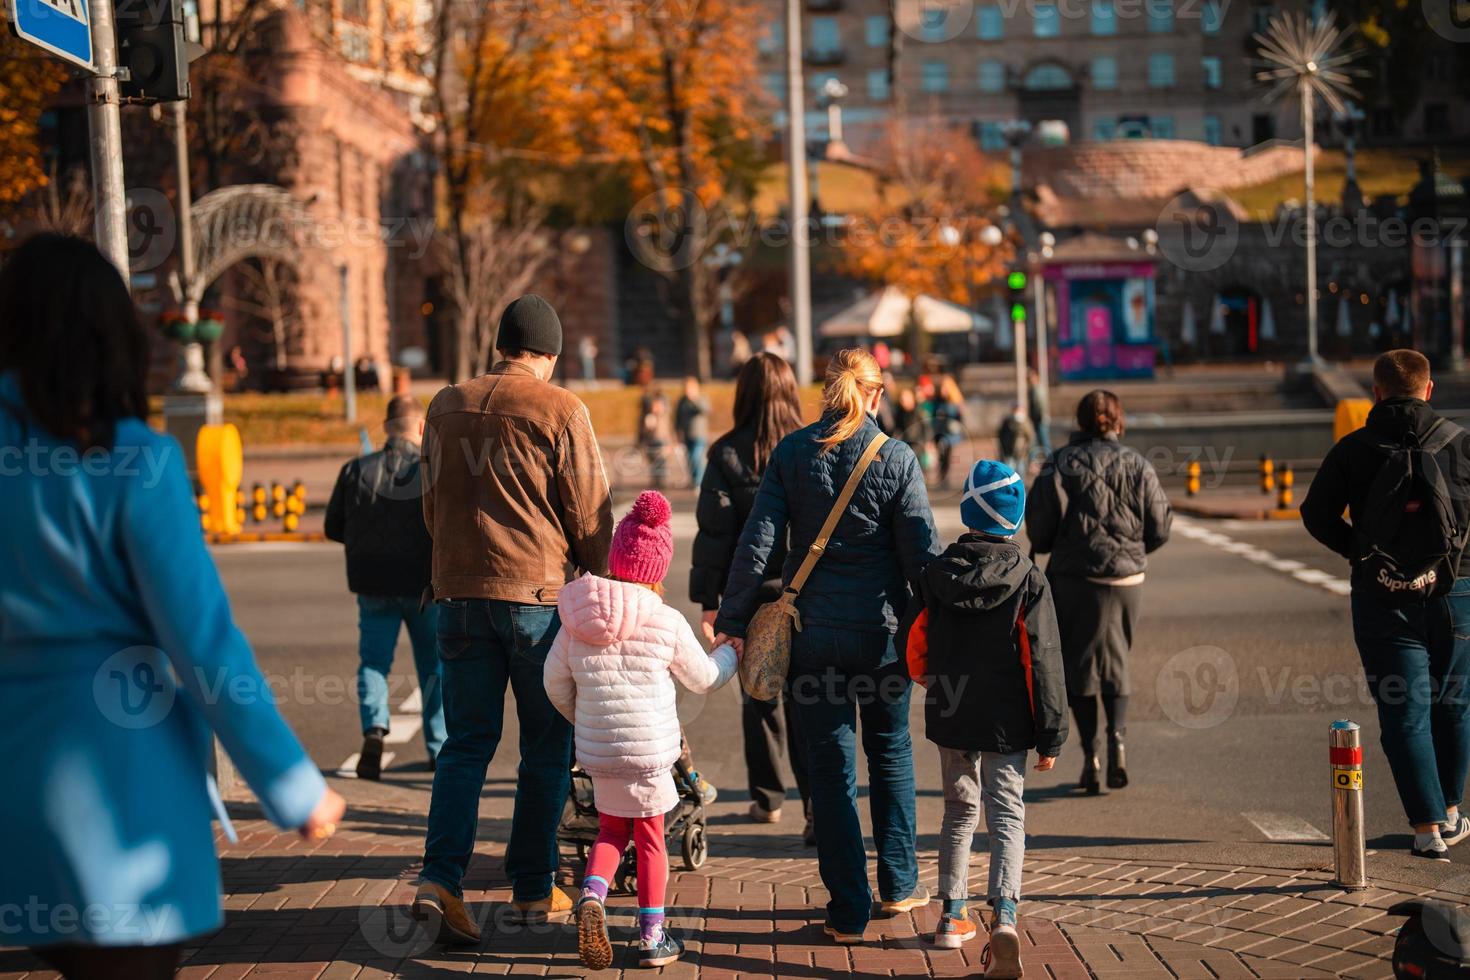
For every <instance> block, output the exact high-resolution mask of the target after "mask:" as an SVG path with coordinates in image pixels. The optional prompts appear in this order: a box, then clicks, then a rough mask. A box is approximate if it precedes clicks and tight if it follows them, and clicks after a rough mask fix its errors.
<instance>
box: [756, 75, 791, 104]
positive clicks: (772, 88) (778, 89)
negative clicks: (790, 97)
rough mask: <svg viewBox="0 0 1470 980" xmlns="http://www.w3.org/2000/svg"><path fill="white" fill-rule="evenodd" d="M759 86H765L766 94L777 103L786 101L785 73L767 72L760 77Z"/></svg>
mask: <svg viewBox="0 0 1470 980" xmlns="http://www.w3.org/2000/svg"><path fill="white" fill-rule="evenodd" d="M761 84H762V85H764V86H765V89H766V93H767V94H768V95H770V97H771V98H773V99H775V100H776V101H777V102H784V101H785V100H786V73H785V72H784V71H768V72H766V73H765V74H764V75H762V76H761Z"/></svg>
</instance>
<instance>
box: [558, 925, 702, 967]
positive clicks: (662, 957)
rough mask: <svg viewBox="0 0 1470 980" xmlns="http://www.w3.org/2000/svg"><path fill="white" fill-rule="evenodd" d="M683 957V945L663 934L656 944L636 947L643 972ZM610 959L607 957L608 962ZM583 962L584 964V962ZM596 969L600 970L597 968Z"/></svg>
mask: <svg viewBox="0 0 1470 980" xmlns="http://www.w3.org/2000/svg"><path fill="white" fill-rule="evenodd" d="M683 955H684V944H683V943H681V942H679V940H677V939H675V938H674V937H673V936H671V935H669V934H668V933H667V932H665V933H664V934H663V935H662V936H661V937H660V938H659V939H658V941H657V942H654V943H652V944H651V945H648V946H644V945H642V944H640V945H639V947H638V965H639V966H640V967H641V968H643V969H645V970H652V969H655V968H657V967H660V966H668V965H669V964H670V963H674V962H677V961H678V959H679V957H681V956H683ZM611 961H612V958H611V957H610V956H609V958H608V962H611ZM583 962H586V961H585V960H584V961H583ZM598 969H602V968H601V967H599V968H598Z"/></svg>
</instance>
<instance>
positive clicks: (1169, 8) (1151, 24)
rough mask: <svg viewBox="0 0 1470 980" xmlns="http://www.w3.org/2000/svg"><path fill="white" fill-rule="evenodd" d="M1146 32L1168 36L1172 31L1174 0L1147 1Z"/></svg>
mask: <svg viewBox="0 0 1470 980" xmlns="http://www.w3.org/2000/svg"><path fill="white" fill-rule="evenodd" d="M1148 31H1149V33H1150V34H1170V33H1173V31H1174V0H1148Z"/></svg>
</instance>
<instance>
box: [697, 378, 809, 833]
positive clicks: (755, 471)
mask: <svg viewBox="0 0 1470 980" xmlns="http://www.w3.org/2000/svg"><path fill="white" fill-rule="evenodd" d="M799 428H801V400H800V398H799V397H798V394H797V387H796V375H795V374H793V373H792V371H791V366H790V365H789V364H787V363H786V362H785V361H783V360H781V359H780V358H779V357H777V356H776V355H774V354H771V353H769V352H764V351H763V352H762V353H759V354H757V355H755V357H753V358H751V360H749V361H747V362H746V364H745V367H743V368H742V369H741V370H740V377H739V379H738V380H737V381H736V382H735V427H734V428H733V429H731V430H730V431H729V432H727V433H725V434H724V435H722V436H720V438H718V439H716V440H715V442H714V445H712V446H710V450H709V468H708V469H706V470H705V472H704V481H703V482H702V483H701V484H700V490H699V503H698V505H697V507H696V508H695V516H696V519H697V520H698V522H699V530H698V532H697V533H696V534H695V536H694V567H693V568H692V569H691V570H690V572H689V599H690V601H691V602H696V603H698V604H699V606H700V608H701V609H702V610H703V620H702V623H701V626H702V628H703V632H704V637H705V639H706V640H708V641H710V642H713V641H714V638H715V629H714V626H715V616H716V615H717V614H718V612H719V608H720V599H721V597H722V596H723V595H724V592H725V580H726V579H728V578H729V576H730V565H731V563H732V562H733V561H734V560H735V547H736V545H737V543H738V542H739V540H740V531H741V529H742V528H744V527H745V521H746V519H747V518H748V517H749V516H750V512H751V510H752V509H753V508H754V506H755V498H756V493H757V492H758V490H759V489H760V485H761V478H762V477H763V476H764V475H765V472H766V465H767V464H768V463H769V462H770V459H771V454H772V453H773V452H774V451H775V449H776V444H777V443H779V442H780V441H781V440H782V439H784V438H785V437H786V436H787V435H788V434H790V433H792V432H794V431H796V430H797V429H799ZM785 562H786V539H785V538H784V537H783V538H782V539H781V540H779V541H776V542H774V543H773V544H772V545H771V552H770V555H769V557H768V558H767V560H766V570H765V575H764V578H763V579H762V582H763V585H762V586H761V590H760V596H759V601H761V602H771V601H774V600H775V599H777V598H778V597H779V596H780V595H781V569H782V567H783V566H784V565H785ZM740 698H741V706H740V725H741V729H742V731H743V733H744V736H745V771H746V774H747V777H748V784H749V789H750V801H751V802H750V810H749V816H750V819H751V820H753V821H754V822H756V823H777V822H779V821H780V819H781V808H782V804H783V803H784V802H785V800H786V784H785V782H784V781H783V780H782V778H781V756H782V755H784V754H785V753H786V751H787V749H788V748H789V749H790V752H791V773H792V775H793V776H794V777H795V780H796V789H797V792H798V794H799V795H800V797H801V809H802V814H803V815H804V817H805V819H806V827H805V828H804V829H803V839H804V840H806V842H807V844H808V845H811V844H815V843H816V841H815V839H814V838H813V837H812V830H811V802H810V801H811V794H810V792H809V790H808V787H807V772H806V746H805V744H804V743H803V742H802V740H801V738H800V735H799V732H798V729H797V726H796V715H795V710H794V707H793V705H792V702H791V698H790V696H789V694H788V695H785V696H783V697H782V698H780V699H778V700H776V701H760V700H757V699H755V698H752V697H751V696H750V695H748V694H746V693H745V692H744V691H741V692H740Z"/></svg>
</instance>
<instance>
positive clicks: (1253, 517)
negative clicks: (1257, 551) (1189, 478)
mask: <svg viewBox="0 0 1470 980" xmlns="http://www.w3.org/2000/svg"><path fill="white" fill-rule="evenodd" d="M1174 512H1175V513H1176V514H1183V515H1184V516H1185V517H1196V518H1201V519H1203V520H1218V521H1224V520H1231V521H1295V520H1300V519H1301V513H1300V512H1299V511H1298V510H1297V509H1296V508H1295V507H1284V508H1283V507H1239V508H1231V507H1208V506H1205V505H1203V504H1187V503H1186V504H1180V503H1176V504H1174Z"/></svg>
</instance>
